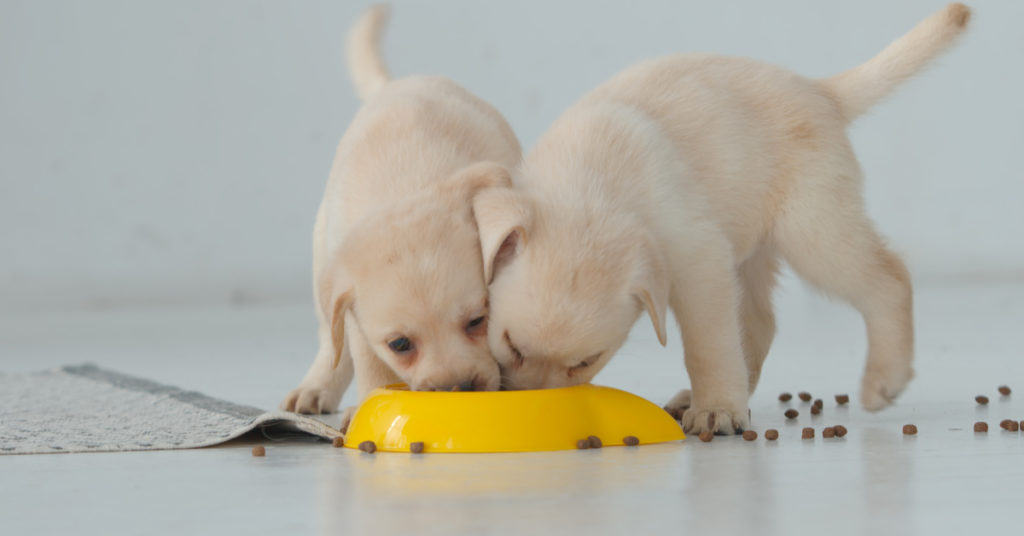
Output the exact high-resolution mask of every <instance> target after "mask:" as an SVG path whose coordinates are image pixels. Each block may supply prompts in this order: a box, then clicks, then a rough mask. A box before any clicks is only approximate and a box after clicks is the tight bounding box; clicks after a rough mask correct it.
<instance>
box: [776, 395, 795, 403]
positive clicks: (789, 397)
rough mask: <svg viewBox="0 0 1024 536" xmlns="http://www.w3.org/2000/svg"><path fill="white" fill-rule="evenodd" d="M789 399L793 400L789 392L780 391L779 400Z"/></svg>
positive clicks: (785, 400)
mask: <svg viewBox="0 0 1024 536" xmlns="http://www.w3.org/2000/svg"><path fill="white" fill-rule="evenodd" d="M790 400H793V395H791V394H789V393H782V394H781V395H779V402H789V401H790Z"/></svg>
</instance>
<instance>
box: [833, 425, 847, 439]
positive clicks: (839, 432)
mask: <svg viewBox="0 0 1024 536" xmlns="http://www.w3.org/2000/svg"><path fill="white" fill-rule="evenodd" d="M832 430H833V431H834V432H835V433H836V437H843V436H844V435H846V427H845V426H843V425H841V424H837V425H835V426H833V427H832Z"/></svg>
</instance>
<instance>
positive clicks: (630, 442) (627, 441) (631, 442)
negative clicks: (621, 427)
mask: <svg viewBox="0 0 1024 536" xmlns="http://www.w3.org/2000/svg"><path fill="white" fill-rule="evenodd" d="M622 444H624V445H626V446H627V447H635V446H637V445H639V444H640V440H639V439H637V437H636V436H631V435H628V436H626V437H624V438H622Z"/></svg>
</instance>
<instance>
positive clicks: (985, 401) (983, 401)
mask: <svg viewBox="0 0 1024 536" xmlns="http://www.w3.org/2000/svg"><path fill="white" fill-rule="evenodd" d="M974 400H976V401H977V402H978V403H979V404H981V405H982V406H984V405H986V404H988V397H987V396H985V395H978V396H976V397H974Z"/></svg>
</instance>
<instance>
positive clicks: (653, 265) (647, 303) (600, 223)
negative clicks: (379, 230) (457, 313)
mask: <svg viewBox="0 0 1024 536" xmlns="http://www.w3.org/2000/svg"><path fill="white" fill-rule="evenodd" d="M969 15H970V11H969V10H968V8H967V7H965V6H963V5H961V4H952V5H950V6H948V7H947V8H946V9H945V10H943V11H941V12H939V13H937V14H935V15H933V16H931V17H930V18H928V19H927V20H925V21H924V22H922V23H921V24H920V25H918V26H917V27H916V28H914V29H913V30H912V31H911V32H910V33H909V34H907V35H906V36H904V37H902V38H901V39H899V40H897V41H896V42H894V43H893V44H892V45H890V46H889V47H888V48H886V49H885V50H884V51H882V52H881V53H880V54H879V55H878V56H877V57H875V58H873V59H872V60H871V61H869V62H867V63H865V64H864V65H861V66H859V67H856V68H854V69H852V70H849V71H847V72H844V73H842V74H839V75H837V76H834V77H832V78H828V79H825V80H809V79H807V78H803V77H801V76H798V75H796V74H793V73H791V72H788V71H786V70H783V69H780V68H777V67H773V66H770V65H764V64H760V63H756V62H754V61H750V60H746V59H735V58H726V57H719V56H708V55H677V56H671V57H667V58H663V59H657V60H652V61H646V62H643V63H640V64H638V65H635V66H633V67H632V68H630V69H628V70H626V71H625V72H623V73H621V74H619V75H617V76H615V77H614V78H612V79H611V80H610V81H608V82H607V83H605V84H603V85H602V86H600V87H598V88H597V89H596V90H594V91H593V92H591V93H590V94H589V95H587V96H585V97H584V98H583V99H582V100H581V101H580V102H579V103H578V104H576V105H574V106H573V107H572V108H570V109H569V110H568V111H567V112H565V114H563V115H562V117H561V118H559V119H558V120H557V121H556V122H555V123H554V125H553V126H552V127H551V129H550V130H549V131H548V132H547V133H546V134H545V135H544V136H543V137H542V139H541V140H540V142H539V143H538V144H537V147H536V148H535V149H534V150H533V151H532V153H531V154H530V155H529V156H528V157H527V159H526V161H525V163H524V165H523V167H522V169H521V170H520V173H518V174H517V180H520V181H521V186H522V189H521V191H520V192H514V191H511V190H494V191H492V192H487V193H485V194H483V195H481V196H478V197H477V199H476V200H475V201H474V203H475V207H476V212H477V215H478V220H479V222H480V235H481V240H482V244H483V251H484V255H485V257H484V262H485V265H484V270H485V273H486V276H487V278H488V281H491V284H490V290H491V317H490V334H489V338H490V344H491V350H492V352H494V355H495V357H497V358H498V360H499V362H500V363H501V365H502V370H503V374H504V381H505V383H506V385H507V386H508V387H509V388H514V389H529V388H541V387H557V386H564V385H570V384H577V383H581V382H586V381H589V380H590V379H591V378H592V377H593V376H594V375H595V374H596V373H597V372H598V371H599V370H601V368H602V367H603V366H604V365H605V364H606V363H607V362H608V360H609V359H611V357H612V354H614V353H615V352H616V350H617V349H618V348H619V347H620V346H621V345H622V343H623V342H624V341H625V339H626V336H627V334H628V333H629V331H630V327H631V326H632V325H633V324H634V322H635V321H636V319H637V316H638V315H639V314H640V312H641V311H644V310H645V311H646V312H647V314H648V315H649V316H650V319H651V321H652V322H653V323H654V328H655V330H656V331H657V335H658V339H659V340H660V341H661V343H662V344H664V343H665V320H666V310H667V309H669V308H671V310H672V311H673V312H674V313H675V317H676V320H677V322H678V324H679V328H680V331H681V332H682V338H683V344H684V350H685V362H686V369H687V371H688V372H689V375H690V380H691V385H692V386H693V392H692V397H691V393H690V392H689V391H684V392H682V393H680V395H677V397H676V398H675V399H673V401H672V402H670V404H669V406H668V407H669V408H670V409H685V408H687V407H688V408H689V410H688V411H686V412H685V415H684V417H683V425H684V427H685V428H686V430H688V431H690V432H701V431H704V430H714V431H716V432H718V433H725V434H730V433H733V432H735V431H738V430H740V429H742V428H743V427H744V426H747V424H748V412H747V399H748V396H749V395H748V393H749V392H752V391H753V389H754V387H755V386H756V385H757V381H758V378H759V376H760V371H761V365H762V363H763V361H764V359H765V356H766V355H767V353H768V348H769V346H770V345H771V342H772V338H773V337H774V334H775V320H774V316H773V312H772V303H771V295H772V287H773V286H774V285H775V281H776V272H777V268H778V263H779V260H780V258H781V259H785V260H786V261H787V262H788V263H789V264H790V265H791V266H792V267H793V269H794V270H795V271H796V272H797V273H798V274H800V275H801V276H802V277H803V278H804V279H806V280H807V281H808V282H810V283H811V284H813V285H814V286H816V287H817V288H819V289H821V290H822V291H824V292H826V293H829V294H832V295H835V296H837V297H840V298H842V299H844V300H846V301H847V302H849V303H850V304H851V305H852V306H854V307H855V308H857V309H858V310H859V311H860V312H861V313H862V314H863V316H864V320H865V322H866V324H867V331H868V339H869V351H868V357H867V368H866V371H865V374H864V378H863V384H862V390H861V401H862V403H863V404H864V406H865V407H866V408H868V409H870V410H878V409H880V408H882V407H884V406H886V405H888V404H890V403H891V402H892V400H893V399H894V398H895V397H896V396H897V395H898V394H899V393H900V392H901V391H902V390H903V388H904V386H905V385H906V384H907V382H908V381H909V380H910V379H911V376H912V375H913V372H912V368H911V361H912V358H913V345H914V342H913V321H912V317H911V286H910V278H909V276H908V273H907V270H906V268H904V266H903V263H902V262H901V261H900V259H899V258H898V257H897V256H896V255H895V254H893V253H892V252H891V251H890V250H889V249H888V248H886V246H885V243H884V241H883V240H882V239H881V238H880V237H879V236H878V234H877V233H876V232H875V229H874V226H873V225H872V223H871V221H870V220H869V219H868V218H867V216H866V215H865V213H864V206H863V200H862V198H861V172H860V167H859V166H858V164H857V160H856V158H854V155H853V151H852V150H851V147H850V142H849V140H848V138H847V135H846V127H847V125H849V124H850V122H851V121H852V120H854V119H855V118H856V117H858V116H859V115H861V114H862V113H864V111H865V110H867V108H868V107H869V106H871V105H872V104H874V103H875V102H877V101H878V100H880V99H881V98H882V97H884V96H885V95H886V94H887V93H889V92H890V91H891V90H892V89H893V88H894V87H896V85H897V84H898V83H900V82H901V81H903V80H905V79H906V78H908V77H910V76H911V75H913V74H914V73H916V72H917V71H918V70H920V69H921V68H922V67H923V66H924V65H925V63H927V62H928V61H929V60H930V59H932V58H934V57H935V56H936V55H938V54H939V53H940V52H942V51H943V50H944V49H945V48H947V46H948V45H950V43H951V42H952V41H953V40H954V38H955V37H956V36H957V35H958V34H960V33H961V32H962V30H963V29H964V27H965V25H966V23H967V20H968V18H969ZM520 176H521V178H520Z"/></svg>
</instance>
